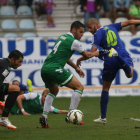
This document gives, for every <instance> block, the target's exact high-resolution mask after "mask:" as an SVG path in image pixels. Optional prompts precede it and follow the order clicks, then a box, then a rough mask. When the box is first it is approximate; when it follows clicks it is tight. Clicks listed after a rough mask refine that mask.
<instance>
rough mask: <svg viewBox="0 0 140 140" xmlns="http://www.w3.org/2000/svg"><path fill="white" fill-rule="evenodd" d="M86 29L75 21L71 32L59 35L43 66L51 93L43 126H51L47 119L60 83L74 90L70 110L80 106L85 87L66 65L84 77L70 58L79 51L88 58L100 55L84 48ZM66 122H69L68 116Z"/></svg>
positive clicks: (42, 71)
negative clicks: (83, 40)
mask: <svg viewBox="0 0 140 140" xmlns="http://www.w3.org/2000/svg"><path fill="white" fill-rule="evenodd" d="M84 30H85V26H84V25H83V24H82V23H81V22H79V21H75V22H73V23H72V24H71V28H70V32H68V33H67V34H62V35H60V36H59V37H58V39H57V40H56V43H55V45H54V48H53V50H52V52H51V53H50V54H49V55H48V56H47V58H46V60H45V62H44V64H43V66H42V68H41V77H42V80H43V81H44V83H45V86H46V88H49V90H50V93H49V94H48V96H47V97H46V99H45V104H44V110H43V114H42V116H41V118H40V123H41V126H42V127H43V128H49V126H48V121H47V118H48V113H49V109H50V107H51V106H52V103H53V100H54V99H55V97H56V95H57V94H58V92H59V88H58V85H60V86H66V87H68V88H71V89H72V90H74V92H73V94H72V96H71V103H70V108H69V111H70V110H73V109H76V108H77V107H78V104H79V102H80V99H81V96H82V93H83V90H84V87H83V85H82V84H81V83H80V82H79V80H78V79H77V78H76V77H75V76H74V75H73V74H71V73H70V72H68V71H67V70H65V69H64V66H65V64H66V63H67V64H68V65H70V66H71V67H73V68H74V69H75V71H76V72H77V73H78V74H79V75H80V77H84V76H85V75H84V72H83V71H82V70H81V69H80V68H79V67H78V66H76V65H75V64H74V63H73V62H72V61H71V59H70V58H71V56H72V55H73V53H74V52H75V51H77V52H78V53H80V54H81V55H82V56H84V57H86V58H87V59H88V58H91V57H93V56H98V55H99V52H98V51H96V52H87V51H86V50H84V49H83V48H82V46H81V43H80V41H79V40H80V39H81V37H82V36H83V33H84ZM66 122H69V120H68V117H66Z"/></svg>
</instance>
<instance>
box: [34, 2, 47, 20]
mask: <svg viewBox="0 0 140 140" xmlns="http://www.w3.org/2000/svg"><path fill="white" fill-rule="evenodd" d="M35 11H36V13H37V15H38V20H42V18H43V17H42V15H43V14H46V11H45V0H35Z"/></svg>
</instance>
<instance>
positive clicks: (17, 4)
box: [14, 0, 33, 9]
mask: <svg viewBox="0 0 140 140" xmlns="http://www.w3.org/2000/svg"><path fill="white" fill-rule="evenodd" d="M26 1H27V3H28V4H27V5H28V6H29V7H31V5H32V2H33V0H26ZM14 2H15V6H16V9H17V8H18V7H19V2H20V0H14Z"/></svg>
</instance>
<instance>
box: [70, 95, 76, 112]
mask: <svg viewBox="0 0 140 140" xmlns="http://www.w3.org/2000/svg"><path fill="white" fill-rule="evenodd" d="M74 105H75V93H74V92H73V93H72V96H71V104H70V108H69V112H70V111H71V110H73V109H74Z"/></svg>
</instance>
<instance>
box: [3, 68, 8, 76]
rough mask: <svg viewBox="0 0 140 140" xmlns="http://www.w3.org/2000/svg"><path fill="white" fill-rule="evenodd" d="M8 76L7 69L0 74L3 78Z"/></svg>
mask: <svg viewBox="0 0 140 140" xmlns="http://www.w3.org/2000/svg"><path fill="white" fill-rule="evenodd" d="M8 74H9V71H8V70H7V69H5V70H4V72H3V73H2V75H3V76H4V77H6V76H7V75H8Z"/></svg>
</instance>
